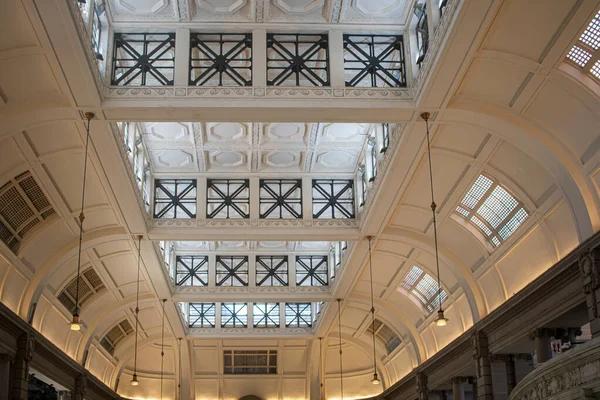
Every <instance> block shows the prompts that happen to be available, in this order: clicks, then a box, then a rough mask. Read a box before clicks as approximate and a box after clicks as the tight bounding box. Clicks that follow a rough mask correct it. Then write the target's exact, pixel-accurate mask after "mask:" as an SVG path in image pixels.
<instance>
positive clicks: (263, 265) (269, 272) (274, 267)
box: [256, 256, 288, 286]
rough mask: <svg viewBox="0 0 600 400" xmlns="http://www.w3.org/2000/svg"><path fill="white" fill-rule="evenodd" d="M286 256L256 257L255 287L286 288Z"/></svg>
mask: <svg viewBox="0 0 600 400" xmlns="http://www.w3.org/2000/svg"><path fill="white" fill-rule="evenodd" d="M287 285H288V256H256V286H287Z"/></svg>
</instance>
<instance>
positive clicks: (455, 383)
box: [450, 376, 468, 400]
mask: <svg viewBox="0 0 600 400" xmlns="http://www.w3.org/2000/svg"><path fill="white" fill-rule="evenodd" d="M450 381H451V382H452V400H465V383H467V382H468V378H467V377H466V376H454V377H452V378H451V379H450Z"/></svg>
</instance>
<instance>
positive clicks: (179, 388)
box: [177, 338, 181, 400]
mask: <svg viewBox="0 0 600 400" xmlns="http://www.w3.org/2000/svg"><path fill="white" fill-rule="evenodd" d="M177 389H178V392H179V399H180V400H181V338H179V383H178V385H177Z"/></svg>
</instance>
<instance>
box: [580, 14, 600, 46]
mask: <svg viewBox="0 0 600 400" xmlns="http://www.w3.org/2000/svg"><path fill="white" fill-rule="evenodd" d="M579 40H580V41H582V42H583V43H585V44H587V45H588V46H590V47H591V48H592V49H594V50H598V48H600V11H598V14H596V16H595V17H594V19H593V20H592V22H590V24H589V25H588V27H587V28H585V31H584V32H583V34H582V35H581V37H580V38H579Z"/></svg>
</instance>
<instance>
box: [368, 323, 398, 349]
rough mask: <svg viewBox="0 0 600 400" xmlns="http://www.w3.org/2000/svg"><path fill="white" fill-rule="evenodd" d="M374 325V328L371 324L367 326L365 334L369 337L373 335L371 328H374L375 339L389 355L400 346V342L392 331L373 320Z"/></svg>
mask: <svg viewBox="0 0 600 400" xmlns="http://www.w3.org/2000/svg"><path fill="white" fill-rule="evenodd" d="M374 325H375V326H373V324H372V323H371V324H369V326H368V328H367V333H368V334H369V336H371V335H373V327H374V328H375V337H377V339H378V340H379V341H380V342H381V343H382V344H383V346H384V347H385V349H386V351H387V354H390V353H391V352H392V351H394V350H396V348H397V347H398V346H400V344H401V343H402V340H401V339H400V338H399V337H398V335H396V334H395V333H394V331H393V330H392V329H390V328H389V327H388V326H387V325H385V324H384V323H383V322H381V321H380V320H378V319H375V324H374Z"/></svg>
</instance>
